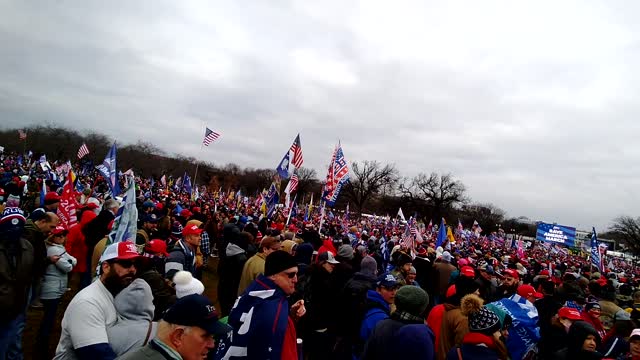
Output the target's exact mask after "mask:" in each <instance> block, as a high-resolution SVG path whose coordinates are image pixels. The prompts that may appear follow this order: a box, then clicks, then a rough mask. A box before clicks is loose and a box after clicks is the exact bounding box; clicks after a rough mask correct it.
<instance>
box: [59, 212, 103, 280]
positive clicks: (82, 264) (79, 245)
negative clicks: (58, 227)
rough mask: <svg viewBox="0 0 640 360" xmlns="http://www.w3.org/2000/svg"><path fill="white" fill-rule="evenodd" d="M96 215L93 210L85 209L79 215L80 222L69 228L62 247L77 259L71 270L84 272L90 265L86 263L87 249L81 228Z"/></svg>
mask: <svg viewBox="0 0 640 360" xmlns="http://www.w3.org/2000/svg"><path fill="white" fill-rule="evenodd" d="M96 216H97V215H96V213H94V212H93V211H91V210H85V211H84V212H83V213H82V215H81V217H80V222H79V223H78V224H75V225H74V226H72V227H71V228H70V229H69V234H67V242H66V243H65V244H64V247H65V248H66V249H67V253H69V255H71V256H73V257H74V258H76V260H77V261H78V262H77V264H76V266H74V267H73V270H71V271H72V272H78V273H84V272H86V271H87V267H88V266H89V265H90V264H87V251H89V250H88V248H87V243H86V239H85V236H84V233H83V232H82V229H83V228H85V227H86V226H87V224H89V222H91V220H93V219H95V218H96Z"/></svg>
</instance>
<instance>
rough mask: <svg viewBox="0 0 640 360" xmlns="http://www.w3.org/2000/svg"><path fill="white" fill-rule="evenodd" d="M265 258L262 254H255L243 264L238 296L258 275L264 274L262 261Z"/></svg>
mask: <svg viewBox="0 0 640 360" xmlns="http://www.w3.org/2000/svg"><path fill="white" fill-rule="evenodd" d="M266 257H267V256H266V255H265V254H264V253H257V254H255V255H253V256H252V257H251V258H249V260H247V262H245V263H244V267H243V268H242V275H240V283H239V284H238V296H240V295H241V294H242V293H243V292H244V290H245V289H246V288H247V287H249V285H251V283H252V282H253V280H255V279H256V278H257V277H258V275H260V274H263V273H264V259H265V258H266Z"/></svg>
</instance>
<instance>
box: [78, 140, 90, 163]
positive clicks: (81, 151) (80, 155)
mask: <svg viewBox="0 0 640 360" xmlns="http://www.w3.org/2000/svg"><path fill="white" fill-rule="evenodd" d="M87 155H89V148H88V147H87V144H85V143H82V146H80V149H78V159H82V158H83V157H85V156H87Z"/></svg>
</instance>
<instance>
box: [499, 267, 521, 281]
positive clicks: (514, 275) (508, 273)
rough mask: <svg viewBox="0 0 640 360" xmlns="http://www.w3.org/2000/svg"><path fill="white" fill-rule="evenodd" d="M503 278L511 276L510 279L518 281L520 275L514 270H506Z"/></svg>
mask: <svg viewBox="0 0 640 360" xmlns="http://www.w3.org/2000/svg"><path fill="white" fill-rule="evenodd" d="M502 275H503V276H511V277H512V278H516V279H520V274H518V272H517V271H515V270H514V269H506V270H505V271H504V272H503V273H502Z"/></svg>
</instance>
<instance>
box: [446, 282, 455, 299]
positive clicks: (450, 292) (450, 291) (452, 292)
mask: <svg viewBox="0 0 640 360" xmlns="http://www.w3.org/2000/svg"><path fill="white" fill-rule="evenodd" d="M455 294H456V286H455V285H451V286H449V288H448V289H447V293H446V295H445V296H446V297H448V298H450V297H452V296H453V295H455Z"/></svg>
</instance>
